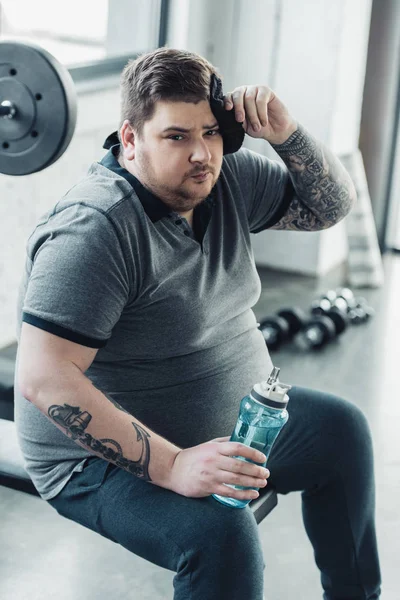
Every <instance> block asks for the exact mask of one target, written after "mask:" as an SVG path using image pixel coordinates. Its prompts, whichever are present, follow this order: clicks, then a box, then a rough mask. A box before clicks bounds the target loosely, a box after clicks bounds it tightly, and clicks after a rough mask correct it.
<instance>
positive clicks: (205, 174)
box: [191, 171, 210, 181]
mask: <svg viewBox="0 0 400 600" xmlns="http://www.w3.org/2000/svg"><path fill="white" fill-rule="evenodd" d="M209 175H210V171H202V172H201V173H197V175H192V176H191V177H192V178H193V179H195V180H196V181H205V180H206V179H207V178H208V176H209Z"/></svg>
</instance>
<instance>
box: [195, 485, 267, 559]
mask: <svg viewBox="0 0 400 600" xmlns="http://www.w3.org/2000/svg"><path fill="white" fill-rule="evenodd" d="M207 503H208V507H209V510H208V511H205V512H204V513H202V514H201V515H200V518H199V520H198V522H197V527H196V532H195V535H194V536H193V543H194V544H195V546H196V548H197V550H198V551H202V550H205V551H206V552H207V553H210V552H212V553H213V554H215V557H219V559H221V557H222V556H221V555H223V556H224V557H225V559H224V560H226V562H228V563H230V564H232V563H234V562H237V563H238V564H239V563H240V562H242V561H243V559H244V557H245V556H246V557H248V558H249V559H250V560H252V561H255V563H256V564H259V565H260V566H261V569H262V568H263V566H264V563H263V558H262V548H261V542H260V537H259V531H258V527H257V523H256V521H255V518H254V515H253V514H252V512H251V510H250V509H249V508H248V507H247V508H244V509H243V508H231V507H228V506H224V505H222V504H220V503H218V502H217V501H216V500H215V499H213V498H211V497H210V498H208V499H207ZM246 562H247V559H246Z"/></svg>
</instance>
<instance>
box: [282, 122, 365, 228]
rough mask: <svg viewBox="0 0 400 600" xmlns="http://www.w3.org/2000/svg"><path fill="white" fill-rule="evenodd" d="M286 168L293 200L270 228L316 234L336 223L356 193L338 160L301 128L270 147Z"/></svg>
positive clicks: (350, 206)
mask: <svg viewBox="0 0 400 600" xmlns="http://www.w3.org/2000/svg"><path fill="white" fill-rule="evenodd" d="M271 145H272V147H273V148H274V150H275V151H276V152H277V153H278V154H279V156H280V157H281V158H282V160H283V161H284V163H285V164H286V166H287V168H288V169H289V174H290V179H291V184H292V186H293V199H292V201H291V203H290V205H289V208H288V210H287V212H286V214H285V215H284V216H283V217H282V218H281V219H280V221H278V222H277V223H276V224H275V225H274V226H273V227H271V229H289V230H294V231H318V230H321V229H328V228H329V227H332V225H335V224H336V223H339V221H341V220H342V219H343V218H344V217H345V216H346V215H347V214H348V213H349V212H350V210H351V209H352V207H353V205H354V203H355V201H356V192H355V188H354V185H353V182H352V181H351V179H350V176H349V174H348V173H347V171H346V169H345V168H344V167H343V165H342V164H341V162H340V161H339V159H338V158H337V157H336V156H335V155H334V154H333V153H332V152H331V151H330V150H329V149H328V148H326V147H325V146H324V145H323V144H321V143H320V142H318V141H317V140H315V139H314V138H313V137H312V136H311V135H310V134H309V133H308V132H307V131H306V130H305V129H304V128H303V127H302V126H300V125H299V126H298V129H297V130H296V131H295V132H294V133H292V135H291V136H290V137H289V138H288V139H287V140H286V142H284V143H283V144H280V145H275V144H271Z"/></svg>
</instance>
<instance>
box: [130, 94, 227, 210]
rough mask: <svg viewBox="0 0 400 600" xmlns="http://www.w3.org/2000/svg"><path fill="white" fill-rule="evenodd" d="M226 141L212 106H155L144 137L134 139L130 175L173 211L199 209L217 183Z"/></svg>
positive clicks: (203, 102) (204, 103)
mask: <svg viewBox="0 0 400 600" xmlns="http://www.w3.org/2000/svg"><path fill="white" fill-rule="evenodd" d="M222 146H223V142H222V136H221V134H220V133H219V131H218V123H217V120H216V119H215V117H214V115H213V113H212V112H211V108H210V105H209V103H208V102H207V101H206V100H203V101H200V102H198V103H197V104H194V103H189V102H170V101H162V102H157V104H156V106H155V111H154V115H153V117H152V119H151V120H149V121H146V123H145V124H144V127H143V131H142V133H141V135H140V136H139V137H138V136H137V135H136V136H135V137H134V155H133V160H132V161H129V166H130V170H132V172H133V174H134V175H136V176H137V177H138V179H139V180H140V181H141V183H142V184H143V185H144V186H145V187H147V188H148V189H150V190H151V191H152V192H153V193H154V194H156V195H157V196H158V197H159V198H161V200H163V201H164V203H165V204H167V205H168V206H169V207H170V208H171V209H172V210H174V211H175V212H185V211H190V210H191V209H193V208H194V207H195V206H197V205H198V204H200V203H201V202H202V201H203V200H204V199H205V198H206V197H207V196H208V195H209V194H210V191H211V189H212V187H213V186H214V184H215V183H216V181H217V179H218V177H219V173H220V170H221V164H222V155H223V154H222V150H223V148H222Z"/></svg>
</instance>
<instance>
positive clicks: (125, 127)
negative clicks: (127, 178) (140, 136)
mask: <svg viewBox="0 0 400 600" xmlns="http://www.w3.org/2000/svg"><path fill="white" fill-rule="evenodd" d="M119 137H120V139H121V144H122V147H123V149H124V157H125V158H126V159H127V160H133V159H134V158H135V132H134V131H133V128H132V125H131V124H130V123H129V121H127V120H125V121H124V122H123V124H122V126H121V129H120V130H119Z"/></svg>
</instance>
